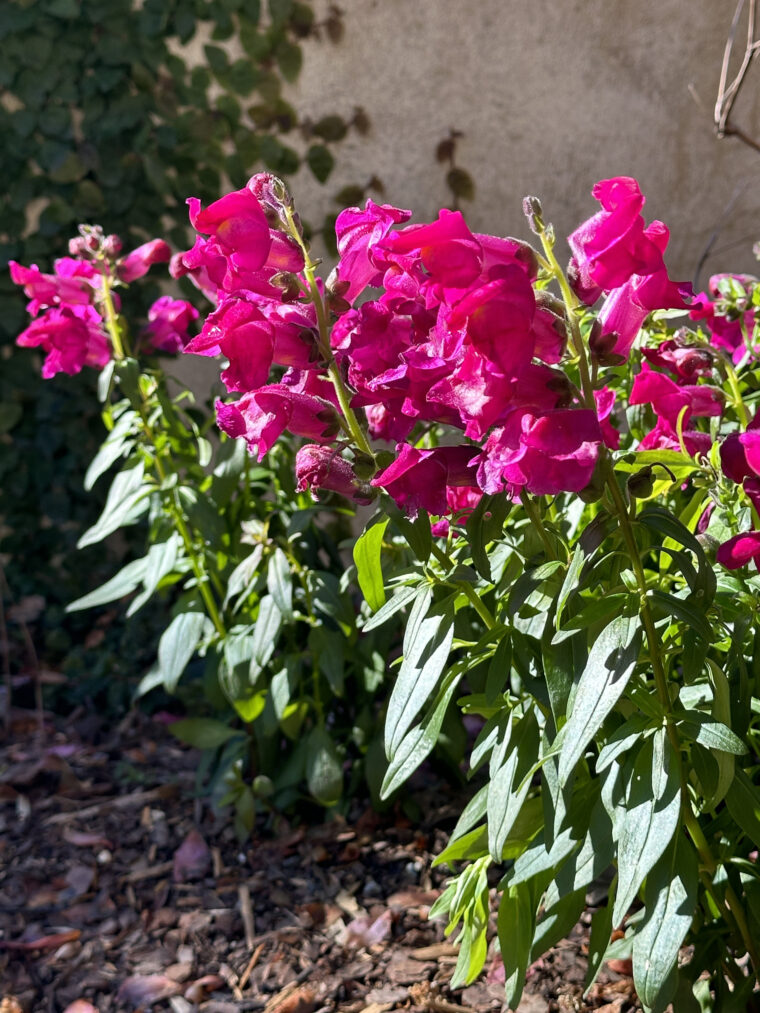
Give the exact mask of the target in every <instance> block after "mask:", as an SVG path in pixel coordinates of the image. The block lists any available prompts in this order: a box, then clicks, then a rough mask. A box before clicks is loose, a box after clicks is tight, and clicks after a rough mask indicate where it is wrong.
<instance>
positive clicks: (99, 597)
mask: <svg viewBox="0 0 760 1013" xmlns="http://www.w3.org/2000/svg"><path fill="white" fill-rule="evenodd" d="M147 565H148V559H147V557H145V558H144V559H135V560H134V561H133V562H131V563H127V565H126V566H125V567H124V568H123V569H122V570H120V571H119V572H118V573H117V574H116V576H115V577H111V579H110V580H107V581H106V582H105V584H101V586H100V587H99V588H97V589H96V590H95V591H90V593H89V594H85V595H83V596H82V597H81V598H77V600H76V601H73V602H71V604H70V605H67V606H66V611H67V612H80V611H81V610H82V609H89V608H94V607H95V606H96V605H105V604H107V603H108V602H111V601H118V600H119V599H120V598H123V597H124V596H125V595H128V594H131V593H132V591H134V589H135V588H136V587H137V586H138V585H139V583H140V582H141V581H142V579H143V576H144V574H145V567H146V566H147Z"/></svg>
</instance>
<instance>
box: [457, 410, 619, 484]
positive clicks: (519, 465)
mask: <svg viewBox="0 0 760 1013" xmlns="http://www.w3.org/2000/svg"><path fill="white" fill-rule="evenodd" d="M601 442H602V432H601V429H600V427H599V421H598V419H597V417H596V413H595V412H593V411H590V410H589V409H585V408H580V409H579V408H575V409H557V410H555V411H549V412H546V413H545V414H543V415H538V416H537V415H534V414H533V413H532V412H530V411H521V410H516V411H514V412H513V413H512V414H511V415H510V416H509V418H508V419H507V422H506V424H505V425H504V426H501V427H500V428H497V429H494V431H493V432H492V433H491V435H490V436H489V437H488V439H487V440H486V443H485V446H484V447H483V450H482V452H481V453H480V454H479V456H478V457H477V458H476V463H477V465H478V485H479V486H480V488H481V489H483V490H484V491H485V492H487V493H497V492H501V491H502V490H503V489H506V490H507V492H508V493H509V494H510V495H511V496H513V497H517V496H519V493H520V490H521V489H523V488H525V489H526V490H527V491H528V492H531V493H533V494H534V495H537V496H554V495H556V494H557V493H559V492H580V490H581V489H584V488H585V487H586V486H587V485H588V484H589V482H590V481H591V476H592V474H593V472H594V468H595V467H596V462H597V459H598V457H599V448H600V445H601Z"/></svg>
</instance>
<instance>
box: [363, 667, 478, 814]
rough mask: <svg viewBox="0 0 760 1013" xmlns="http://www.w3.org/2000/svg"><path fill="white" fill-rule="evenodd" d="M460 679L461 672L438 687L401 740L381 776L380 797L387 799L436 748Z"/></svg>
mask: <svg viewBox="0 0 760 1013" xmlns="http://www.w3.org/2000/svg"><path fill="white" fill-rule="evenodd" d="M460 678H461V675H457V676H456V677H455V678H454V679H453V680H452V681H451V682H450V683H449V684H448V686H444V687H442V688H441V691H440V692H439V693H438V696H437V697H436V699H435V701H434V702H433V704H432V705H431V706H430V708H429V709H428V712H427V714H426V715H425V717H424V718H423V720H422V721H421V722H420V724H419V725H417V727H415V728H412V729H411V731H409V732H408V733H407V734H406V736H405V737H404V738H403V739H402V741H401V743H400V745H399V747H398V749H397V750H396V752H395V754H394V756H393V759H392V760H391V762H390V763H389V765H388V769H387V771H386V773H385V777H384V778H383V784H382V788H381V789H380V798H381V799H386V798H388V797H389V796H390V795H392V794H393V792H394V791H396V789H397V788H400V787H401V785H402V784H403V783H404V781H406V780H407V779H408V778H409V777H410V776H411V774H413V773H414V771H415V770H416V769H417V768H418V767H419V765H420V764H421V763H422V761H423V760H424V759H425V758H426V757H428V756H429V755H430V753H431V752H432V751H433V749H434V748H435V745H436V743H437V742H438V736H439V733H440V731H441V725H442V724H443V719H444V717H445V715H446V709H447V708H448V706H449V703H450V701H451V698H452V696H453V695H454V690H455V689H456V688H457V685H458V683H459V680H460Z"/></svg>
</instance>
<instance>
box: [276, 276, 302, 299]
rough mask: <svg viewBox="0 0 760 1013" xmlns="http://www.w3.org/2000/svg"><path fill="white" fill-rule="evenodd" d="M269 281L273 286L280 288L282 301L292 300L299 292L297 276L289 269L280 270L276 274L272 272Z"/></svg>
mask: <svg viewBox="0 0 760 1013" xmlns="http://www.w3.org/2000/svg"><path fill="white" fill-rule="evenodd" d="M269 283H270V284H271V285H274V287H275V288H279V289H280V291H281V292H282V301H283V302H293V301H294V300H295V299H297V298H298V297H299V295H300V294H301V290H300V288H299V287H298V278H297V277H296V276H295V275H294V274H292V273H291V272H290V271H280V272H278V273H277V274H273V275H272V277H271V278H270V279H269Z"/></svg>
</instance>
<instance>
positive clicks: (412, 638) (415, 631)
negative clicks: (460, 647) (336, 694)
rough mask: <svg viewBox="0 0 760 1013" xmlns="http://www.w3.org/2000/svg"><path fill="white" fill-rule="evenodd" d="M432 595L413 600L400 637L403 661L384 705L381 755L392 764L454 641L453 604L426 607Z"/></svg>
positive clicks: (426, 591) (423, 593) (427, 591)
mask: <svg viewBox="0 0 760 1013" xmlns="http://www.w3.org/2000/svg"><path fill="white" fill-rule="evenodd" d="M431 599H432V592H431V591H430V589H429V588H422V589H421V590H420V592H419V593H418V595H417V597H416V598H415V601H414V605H413V606H412V610H411V613H410V615H409V622H408V624H407V627H406V632H405V633H404V660H403V661H402V663H401V668H400V669H399V674H398V677H397V679H396V682H395V685H394V687H393V692H392V693H391V698H390V700H389V701H388V714H387V717H386V719H385V752H386V754H387V756H388V759H389V760H391V761H392V760H393V758H394V756H395V754H396V751H397V750H398V748H399V746H400V745H401V743H402V741H403V739H404V736H405V735H406V733H407V731H408V730H409V728H410V727H411V724H412V722H413V721H414V719H415V717H416V716H417V714H418V713H419V711H420V708H421V707H422V706H423V704H424V703H425V701H426V700H427V698H428V696H429V695H430V693H431V692H432V691H433V690H434V689H435V687H436V685H437V683H438V679H439V677H440V675H441V672H442V671H443V670H444V668H445V667H446V661H447V659H448V657H449V651H450V650H451V642H452V640H453V638H454V613H453V603H452V601H451V600H448V602H446V603H445V604H444V605H438V606H433V607H432V608H431V607H430V603H431Z"/></svg>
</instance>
